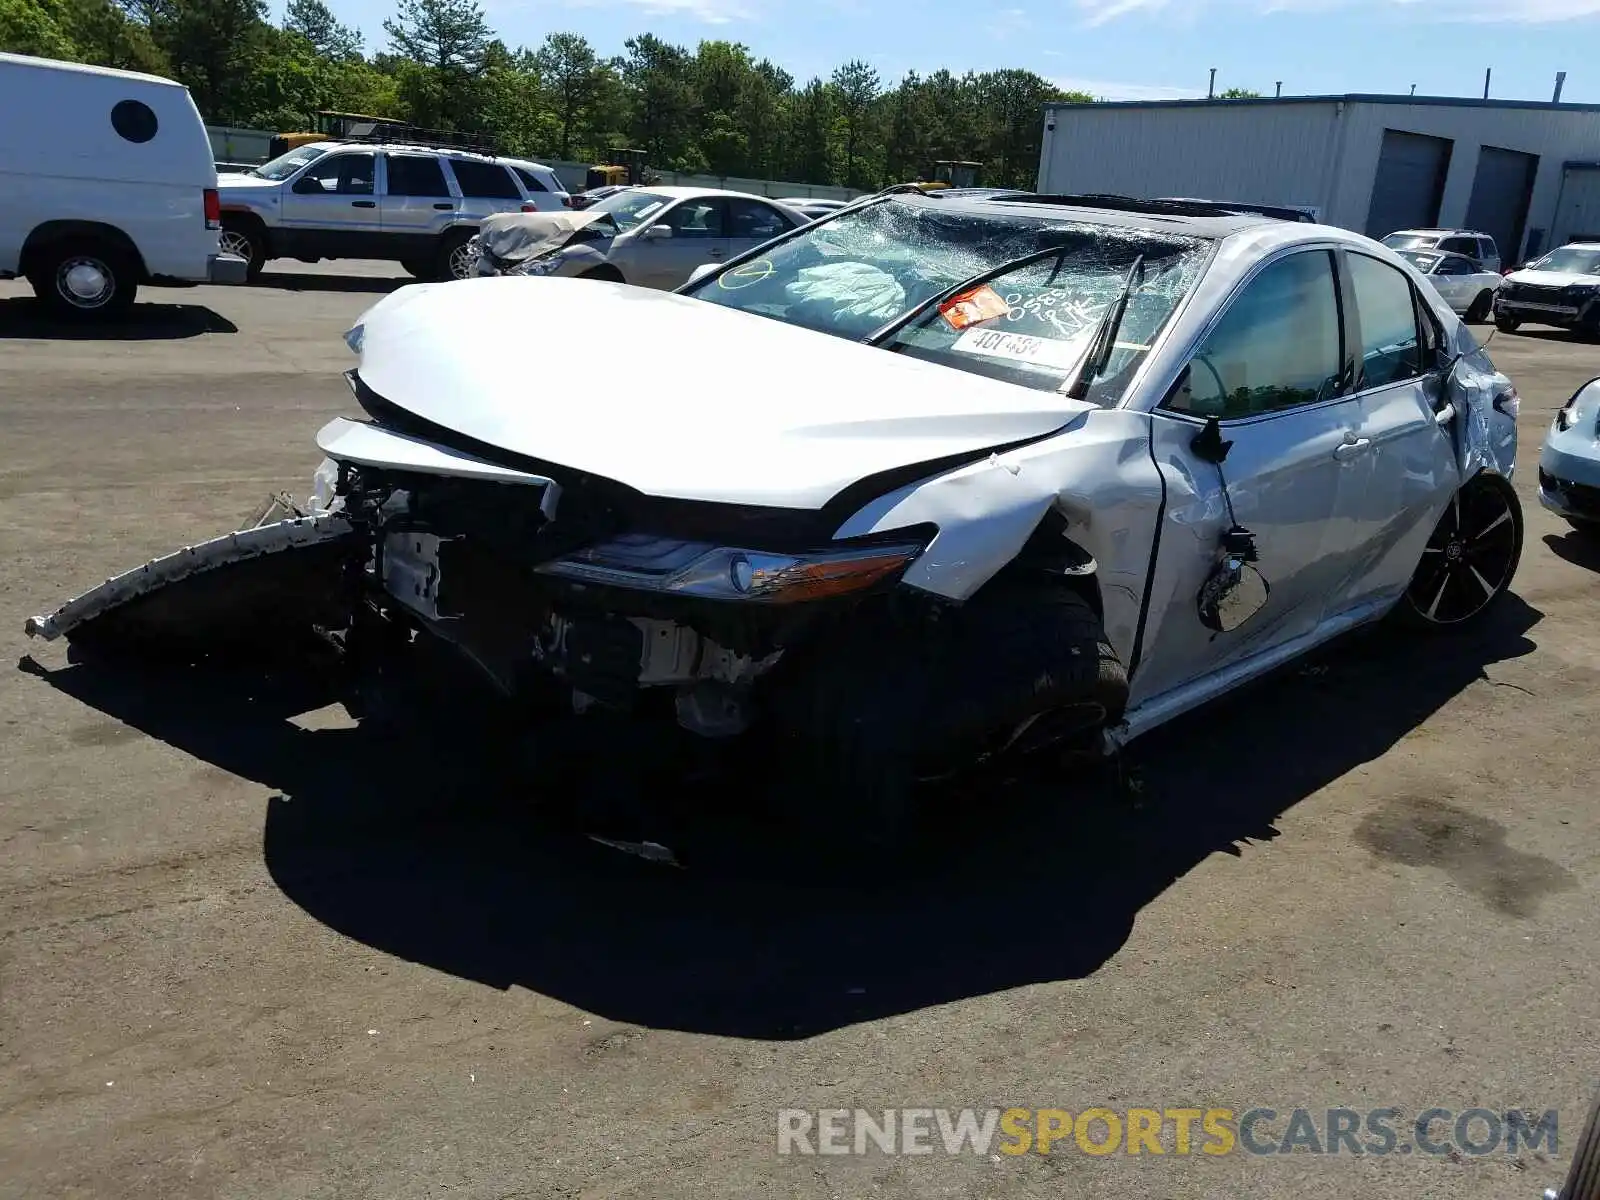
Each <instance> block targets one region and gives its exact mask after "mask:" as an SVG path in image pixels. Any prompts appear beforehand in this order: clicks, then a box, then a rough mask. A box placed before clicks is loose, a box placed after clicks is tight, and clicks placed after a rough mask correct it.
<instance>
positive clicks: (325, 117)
mask: <svg viewBox="0 0 1600 1200" xmlns="http://www.w3.org/2000/svg"><path fill="white" fill-rule="evenodd" d="M316 126H317V129H316V132H315V133H311V132H299V133H280V134H278V135H276V136H275V137H274V138H273V139H272V145H271V148H270V150H269V156H270V157H272V158H277V157H278V155H280V154H287V153H289V151H291V150H293V149H295V148H296V147H299V146H304V145H306V144H307V143H308V142H325V141H332V140H338V139H343V138H348V137H352V136H356V135H358V134H359V135H365V136H369V137H370V136H371V135H372V134H373V133H375V132H376V133H382V132H384V131H385V130H386V129H388V128H394V129H400V128H403V127H404V125H403V122H400V121H396V120H393V119H392V118H390V117H373V116H368V115H367V114H365V113H344V112H329V111H326V110H324V111H320V112H318V113H317V119H316Z"/></svg>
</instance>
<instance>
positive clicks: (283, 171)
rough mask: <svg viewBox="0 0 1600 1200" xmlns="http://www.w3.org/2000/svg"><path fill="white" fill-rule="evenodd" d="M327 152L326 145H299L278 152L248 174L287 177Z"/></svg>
mask: <svg viewBox="0 0 1600 1200" xmlns="http://www.w3.org/2000/svg"><path fill="white" fill-rule="evenodd" d="M327 152H328V148H327V147H326V146H301V147H300V148H298V149H296V150H291V151H289V153H287V154H280V155H279V156H278V157H277V158H275V159H273V160H272V161H271V162H264V163H262V164H261V165H260V166H259V167H256V168H255V169H253V170H252V171H251V172H250V174H252V175H257V176H260V177H261V178H262V179H272V180H279V179H287V178H289V176H291V175H293V174H294V173H295V172H296V171H298V170H299V169H300V168H301V167H303V166H305V165H306V164H307V163H308V162H311V161H313V160H315V159H318V158H321V157H322V156H323V155H324V154H326V153H327Z"/></svg>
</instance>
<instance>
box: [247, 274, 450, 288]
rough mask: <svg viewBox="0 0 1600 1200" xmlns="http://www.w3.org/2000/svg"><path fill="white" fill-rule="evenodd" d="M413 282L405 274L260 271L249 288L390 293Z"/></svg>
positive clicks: (413, 281) (413, 280)
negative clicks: (373, 274)
mask: <svg viewBox="0 0 1600 1200" xmlns="http://www.w3.org/2000/svg"><path fill="white" fill-rule="evenodd" d="M416 282H418V281H417V280H415V279H413V278H412V277H411V276H409V275H400V276H372V275H320V274H318V275H314V274H312V273H311V272H309V271H263V272H261V274H260V275H258V276H256V278H255V279H254V280H252V281H251V286H252V287H271V288H280V289H282V290H283V291H286V292H392V291H394V290H395V289H396V288H401V287H404V286H405V285H406V284H408V283H416Z"/></svg>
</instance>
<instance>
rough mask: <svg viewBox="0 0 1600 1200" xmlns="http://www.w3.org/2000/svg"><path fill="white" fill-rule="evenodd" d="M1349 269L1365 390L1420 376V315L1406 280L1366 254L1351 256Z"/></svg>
mask: <svg viewBox="0 0 1600 1200" xmlns="http://www.w3.org/2000/svg"><path fill="white" fill-rule="evenodd" d="M1349 263H1350V284H1351V289H1352V291H1353V292H1354V293H1355V303H1356V312H1357V314H1358V315H1359V317H1360V324H1361V375H1362V383H1361V387H1362V388H1375V387H1383V386H1384V385H1385V384H1390V383H1398V382H1399V381H1401V380H1403V379H1414V378H1416V377H1417V376H1418V375H1421V374H1422V372H1423V350H1422V344H1421V342H1420V340H1419V339H1418V337H1417V310H1416V307H1415V302H1414V301H1413V300H1412V297H1411V285H1410V284H1409V283H1407V282H1406V277H1405V276H1404V275H1402V274H1400V272H1399V271H1396V270H1395V269H1394V268H1393V267H1391V266H1390V265H1389V264H1388V263H1382V262H1379V261H1378V260H1377V259H1375V258H1368V257H1367V256H1366V255H1365V254H1352V255H1350V256H1349Z"/></svg>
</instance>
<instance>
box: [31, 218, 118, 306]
mask: <svg viewBox="0 0 1600 1200" xmlns="http://www.w3.org/2000/svg"><path fill="white" fill-rule="evenodd" d="M30 259H31V261H30V263H29V266H28V282H29V283H30V284H32V285H33V293H34V295H36V296H37V297H38V298H39V299H40V300H41V301H42V302H43V303H44V304H45V306H46V307H47V308H49V309H50V311H51V312H52V313H54V314H55V315H56V316H58V317H62V318H65V319H68V320H98V319H101V318H105V317H114V316H119V315H121V314H122V313H125V312H127V311H128V308H129V307H130V306H131V305H132V304H133V298H134V296H135V294H136V293H137V292H138V290H139V267H138V263H137V262H135V261H134V258H133V256H132V255H131V254H129V253H128V252H127V251H126V250H123V249H121V248H120V247H117V246H113V245H109V244H107V243H105V242H102V241H97V240H95V239H92V238H75V239H72V240H69V241H63V242H57V243H55V244H54V245H51V246H46V247H45V248H44V249H43V250H41V251H38V252H36V253H34V254H33V255H30Z"/></svg>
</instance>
